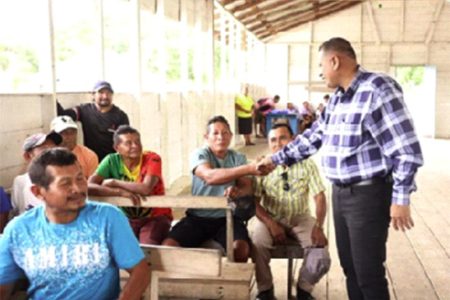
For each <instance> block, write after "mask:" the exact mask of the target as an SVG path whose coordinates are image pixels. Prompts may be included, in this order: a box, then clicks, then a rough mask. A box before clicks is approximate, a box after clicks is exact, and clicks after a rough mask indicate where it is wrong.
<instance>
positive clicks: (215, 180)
mask: <svg viewBox="0 0 450 300" xmlns="http://www.w3.org/2000/svg"><path fill="white" fill-rule="evenodd" d="M255 172H256V166H254V165H251V164H247V165H242V166H239V167H234V168H217V169H209V170H208V171H206V172H205V173H206V174H205V176H204V177H205V178H203V180H205V181H206V183H208V184H212V185H218V184H224V183H227V182H230V181H232V180H236V179H238V178H240V177H243V176H246V175H253V174H254V173H255Z"/></svg>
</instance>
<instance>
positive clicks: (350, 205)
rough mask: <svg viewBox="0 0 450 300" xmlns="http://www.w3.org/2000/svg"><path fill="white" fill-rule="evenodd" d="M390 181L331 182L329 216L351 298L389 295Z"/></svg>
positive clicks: (374, 297) (381, 297)
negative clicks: (367, 182)
mask: <svg viewBox="0 0 450 300" xmlns="http://www.w3.org/2000/svg"><path fill="white" fill-rule="evenodd" d="M391 198H392V183H387V182H377V183H373V184H370V185H366V186H348V187H339V186H336V185H333V196H332V199H333V217H334V226H335V231H336V245H337V249H338V254H339V260H340V263H341V266H342V268H343V270H344V274H345V276H346V284H347V293H348V296H349V299H351V300H359V299H361V300H363V299H364V300H369V299H374V300H384V299H389V290H388V282H387V280H386V276H385V275H386V274H385V273H386V270H385V268H384V262H385V261H386V241H387V236H388V228H389V222H390V205H391Z"/></svg>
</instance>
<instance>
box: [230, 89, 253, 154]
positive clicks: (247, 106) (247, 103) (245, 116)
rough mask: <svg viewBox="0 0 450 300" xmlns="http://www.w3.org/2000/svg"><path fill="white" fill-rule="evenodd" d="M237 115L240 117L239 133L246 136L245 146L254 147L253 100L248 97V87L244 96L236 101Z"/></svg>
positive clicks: (240, 96)
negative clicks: (252, 138)
mask: <svg viewBox="0 0 450 300" xmlns="http://www.w3.org/2000/svg"><path fill="white" fill-rule="evenodd" d="M234 104H235V108H236V115H237V117H238V132H239V134H242V135H244V139H245V145H246V146H252V145H254V143H252V141H251V134H252V115H253V105H254V102H253V99H252V98H251V97H250V96H249V95H248V85H246V86H245V88H244V94H243V95H238V96H236V98H235V99H234Z"/></svg>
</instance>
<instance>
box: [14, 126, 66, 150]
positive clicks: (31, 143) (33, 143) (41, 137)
mask: <svg viewBox="0 0 450 300" xmlns="http://www.w3.org/2000/svg"><path fill="white" fill-rule="evenodd" d="M47 139H50V140H52V141H53V142H54V143H55V145H59V144H61V142H62V137H61V136H60V135H59V134H58V133H56V132H54V131H51V132H50V133H48V134H45V133H42V132H40V133H36V134H33V135H31V136H29V137H27V138H26V139H25V141H24V142H23V146H22V149H23V151H25V152H28V151H30V150H32V149H33V148H36V147H38V146H40V145H42V144H43V143H44V142H45V141H46V140H47Z"/></svg>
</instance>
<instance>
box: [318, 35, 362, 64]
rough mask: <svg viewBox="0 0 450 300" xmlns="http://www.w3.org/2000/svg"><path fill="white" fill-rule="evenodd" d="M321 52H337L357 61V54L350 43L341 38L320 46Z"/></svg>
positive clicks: (332, 39)
mask: <svg viewBox="0 0 450 300" xmlns="http://www.w3.org/2000/svg"><path fill="white" fill-rule="evenodd" d="M319 51H324V52H328V51H336V52H339V53H342V54H345V55H346V56H348V57H350V58H352V59H354V60H356V53H355V50H354V49H353V47H352V45H351V44H350V42H349V41H347V40H346V39H344V38H341V37H335V38H331V39H329V40H328V41H325V42H323V43H322V45H320V47H319Z"/></svg>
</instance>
